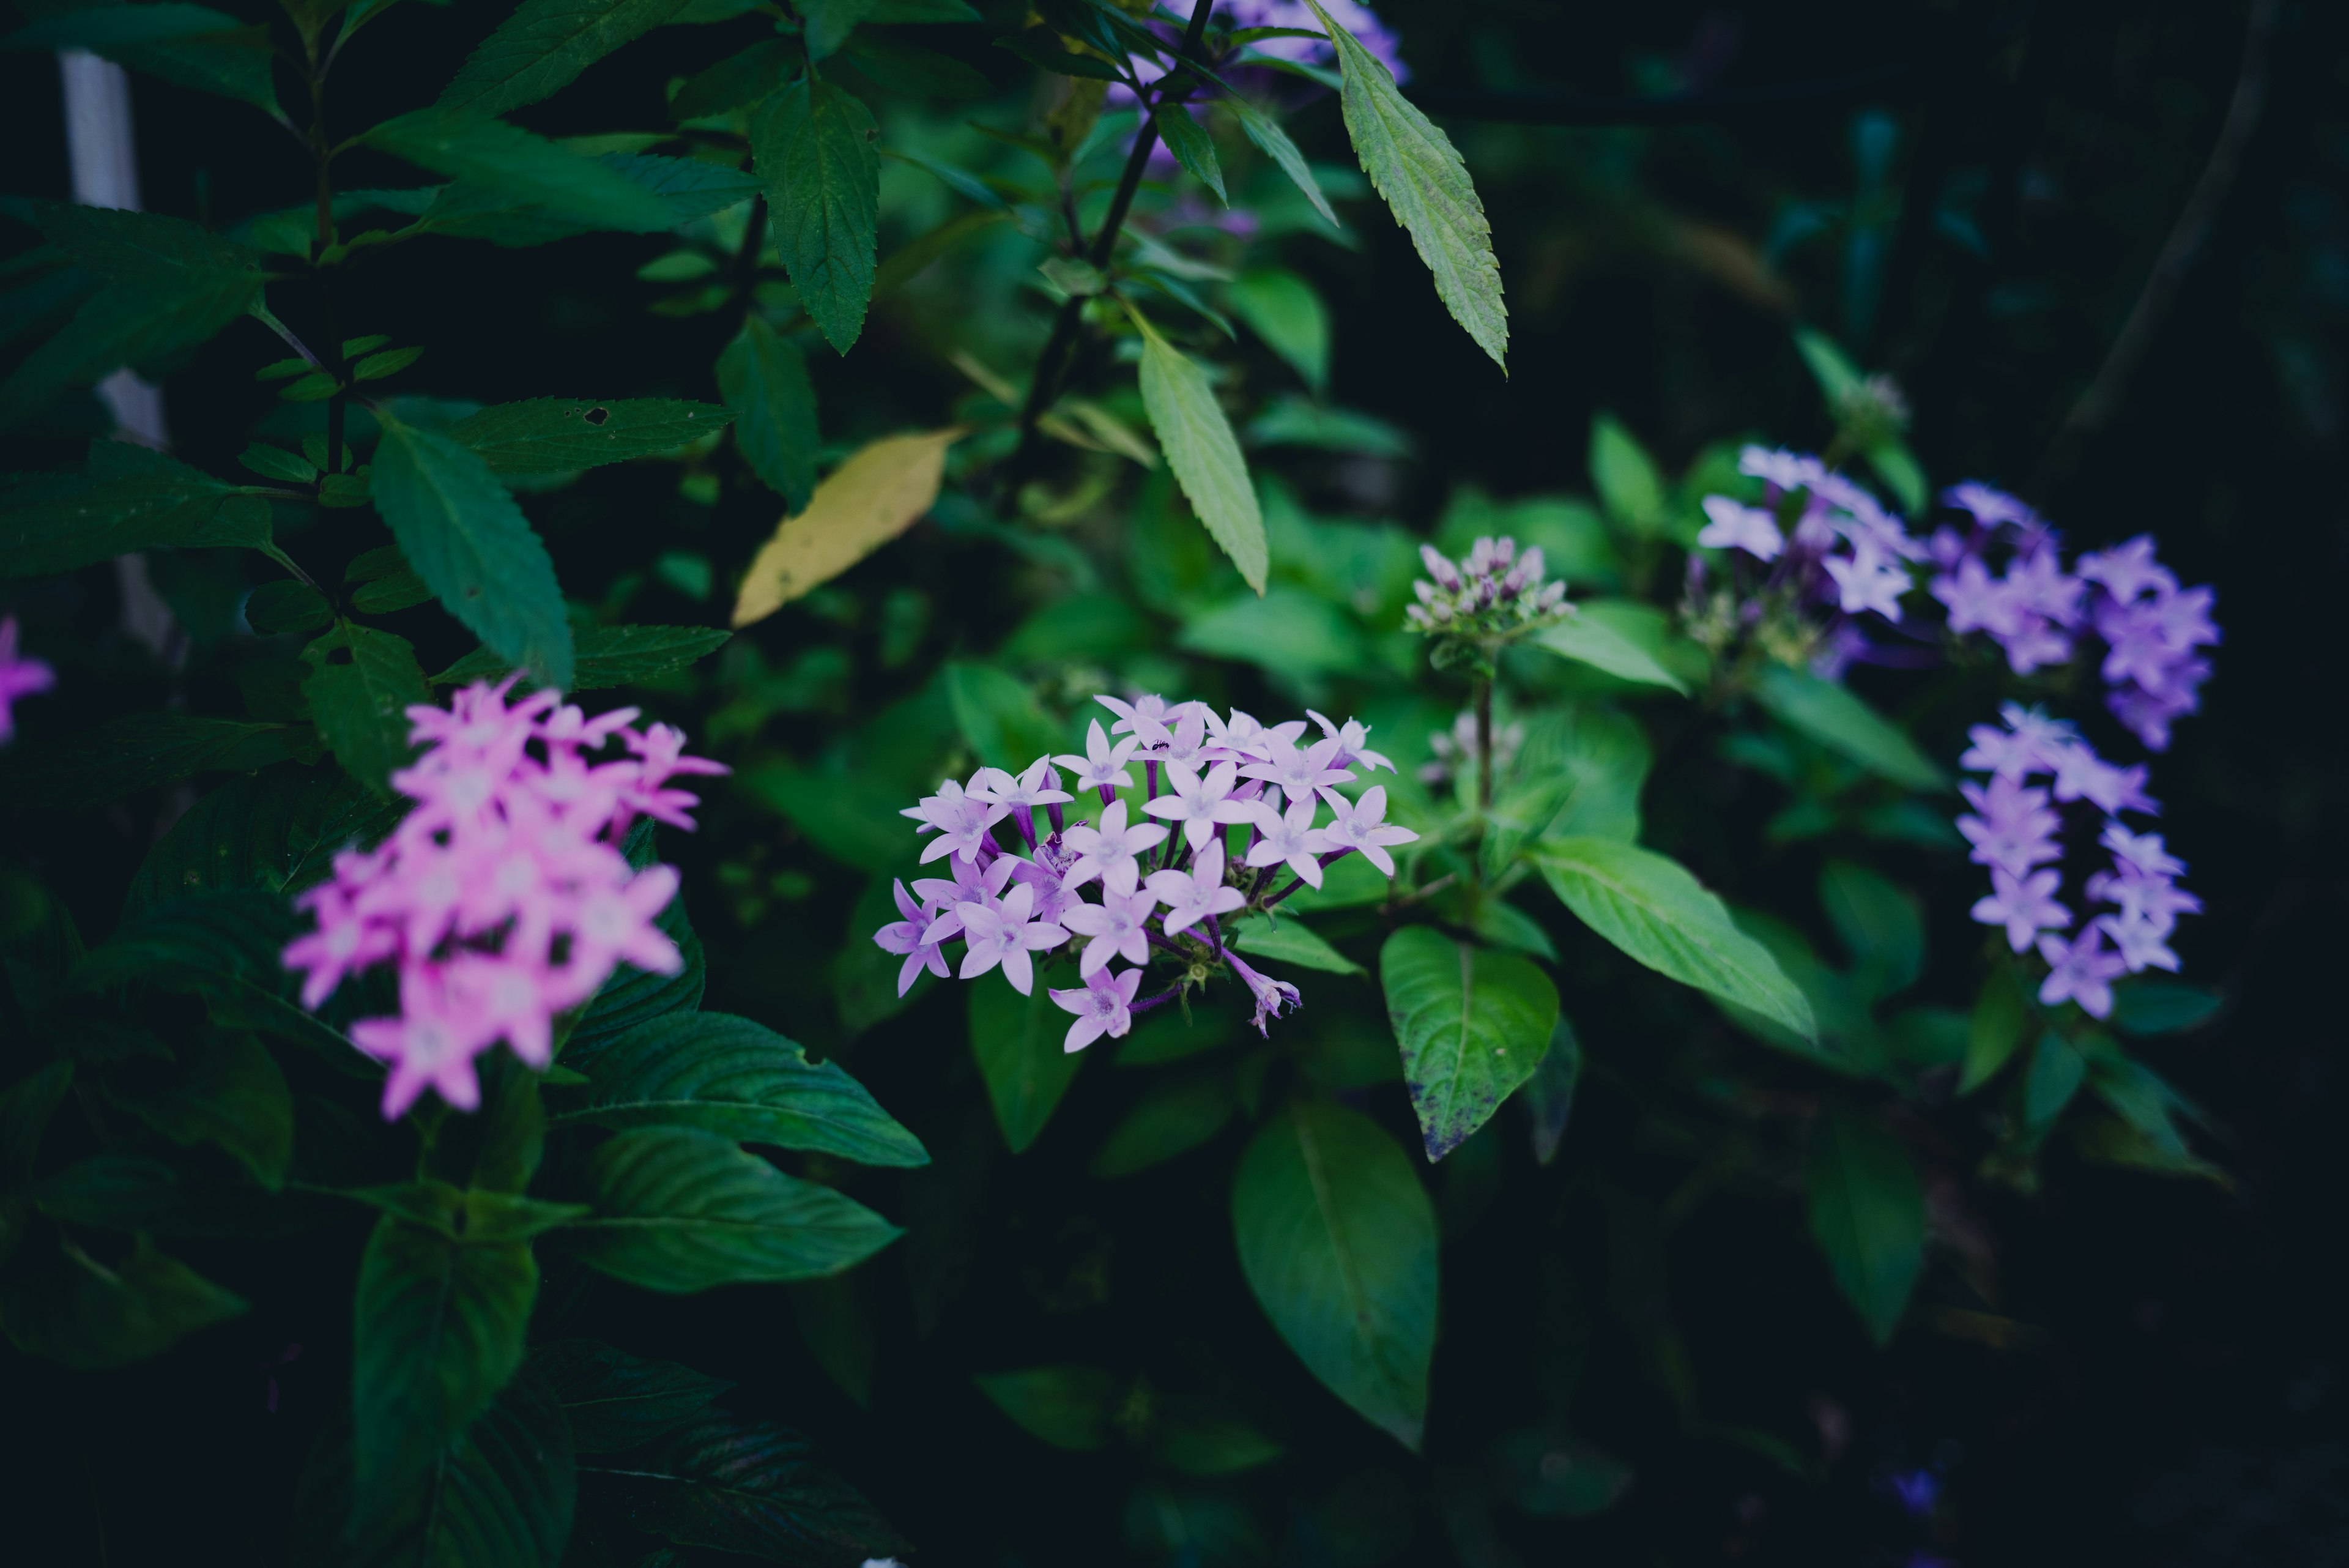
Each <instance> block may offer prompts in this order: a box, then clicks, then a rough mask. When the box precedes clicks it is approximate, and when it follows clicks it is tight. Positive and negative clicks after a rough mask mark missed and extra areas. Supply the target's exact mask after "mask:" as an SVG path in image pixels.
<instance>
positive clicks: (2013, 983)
mask: <svg viewBox="0 0 2349 1568" xmlns="http://www.w3.org/2000/svg"><path fill="white" fill-rule="evenodd" d="M2030 1033H2031V1002H2030V999H2029V998H2028V997H2026V996H2025V995H2024V994H2023V980H2022V977H2021V976H2020V975H2018V974H2017V973H2016V972H2015V971H2014V968H2013V966H2012V965H2010V964H2004V963H2002V964H1998V965H1996V966H1994V967H1993V968H1992V970H1991V971H1990V973H1989V975H1988V976H1987V977H1985V978H1984V979H1983V981H1982V995H1981V996H1979V997H1978V998H1976V999H1975V1002H1974V1011H1973V1018H1972V1020H1971V1023H1970V1024H1969V1025H1968V1028H1967V1033H1966V1065H1965V1071H1964V1073H1963V1075H1961V1077H1960V1078H1959V1080H1958V1093H1960V1094H1961V1095H1971V1094H1972V1093H1973V1092H1974V1091H1975V1090H1976V1089H1979V1088H1981V1087H1982V1085H1984V1084H1986V1083H1988V1082H1990V1080H1991V1079H1992V1078H1993V1077H1995V1076H1997V1075H1998V1070H1999V1069H2000V1068H2001V1067H2003V1066H2005V1065H2006V1063H2007V1059H2008V1058H2009V1057H2011V1056H2013V1054H2014V1052H2015V1048H2016V1047H2017V1046H2019V1045H2021V1044H2023V1041H2024V1040H2025V1039H2027V1038H2029V1036H2030Z"/></svg>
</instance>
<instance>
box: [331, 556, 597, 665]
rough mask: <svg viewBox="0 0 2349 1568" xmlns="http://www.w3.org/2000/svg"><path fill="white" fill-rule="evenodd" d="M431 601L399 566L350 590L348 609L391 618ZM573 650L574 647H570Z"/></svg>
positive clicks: (423, 586)
mask: <svg viewBox="0 0 2349 1568" xmlns="http://www.w3.org/2000/svg"><path fill="white" fill-rule="evenodd" d="M431 597H432V585H431V584H429V583H428V582H426V581H425V580H424V579H423V578H422V577H419V576H417V575H416V574H415V573H414V572H413V571H410V570H409V568H408V566H407V564H406V563H405V562H403V563H402V564H401V566H400V568H399V570H398V571H396V572H391V573H388V574H386V575H385V576H380V577H376V578H372V579H370V580H369V581H367V582H364V583H361V584H360V585H359V586H358V587H356V588H354V589H352V590H351V608H353V609H355V610H357V611H358V612H359V613H360V614H361V615H391V614H394V613H396V612H398V611H399V610H404V609H414V608H415V607H417V606H418V605H420V604H423V603H425V602H426V601H428V600H429V599H430V598H431ZM575 647H576V643H575V642H574V648H575Z"/></svg>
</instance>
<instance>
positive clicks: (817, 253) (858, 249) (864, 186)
mask: <svg viewBox="0 0 2349 1568" xmlns="http://www.w3.org/2000/svg"><path fill="white" fill-rule="evenodd" d="M879 134H880V132H879V130H878V129H877V128H876V127H875V126H874V123H873V111H872V110H871V109H867V108H866V107H865V106H864V101H863V100H862V99H858V98H857V97H856V96H855V95H854V94H853V93H850V92H847V91H845V90H844V89H843V88H839V87H836V86H834V85H833V84H832V83H830V82H825V81H818V80H816V79H814V78H812V77H802V78H800V80H799V81H797V82H795V83H793V84H792V86H791V87H789V88H785V89H784V90H783V91H782V92H780V93H778V94H776V95H775V96H774V97H773V98H771V99H768V100H767V101H766V102H765V103H763V104H761V106H760V107H759V109H758V110H757V112H755V113H754V114H753V115H752V116H751V117H750V156H751V160H752V161H753V162H754V163H755V164H756V165H757V167H758V171H759V172H760V174H761V175H762V176H763V177H764V178H765V180H766V182H767V210H768V213H769V214H770V216H771V222H772V223H773V225H774V230H775V245H776V249H777V250H778V251H780V252H781V255H782V258H783V265H784V266H785V267H786V268H788V269H789V271H790V273H791V276H792V285H793V286H795V287H797V288H798V290H799V295H800V304H801V305H802V306H803V307H804V308H805V309H806V311H807V313H808V315H809V317H811V318H812V319H813V320H814V322H815V324H816V326H817V327H818V328H819V329H821V330H822V331H823V335H824V337H825V339H826V340H827V341H829V342H830V343H831V344H832V346H833V348H836V349H838V350H839V351H840V352H841V353H843V354H845V353H847V352H848V350H849V347H850V346H851V345H852V344H854V342H855V341H856V339H857V337H858V335H859V334H860V333H862V332H863V331H864V312H865V307H866V306H868V305H869V304H870V303H871V301H872V297H873V268H874V260H875V258H876V255H877V248H876V247H877V244H878V236H879V223H880V213H881V205H880V203H881V155H880V152H879V151H878V150H877V149H876V148H875V147H874V139H875V138H876V137H877V136H878V135H879Z"/></svg>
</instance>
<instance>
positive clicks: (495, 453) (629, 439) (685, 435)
mask: <svg viewBox="0 0 2349 1568" xmlns="http://www.w3.org/2000/svg"><path fill="white" fill-rule="evenodd" d="M733 417H734V416H733V415H732V414H730V413H729V412H728V411H727V410H724V409H719V408H713V407H712V406H711V405H709V404H708V403H688V402H679V401H676V400H669V399H662V398H619V399H613V400H606V401H604V402H595V401H593V400H588V399H585V398H532V399H529V400H526V401H523V402H519V403H498V404H494V405H492V407H490V408H486V409H483V410H481V412H479V413H477V414H473V415H471V416H470V417H468V418H466V419H464V420H462V421H459V422H458V424H457V425H456V426H455V427H454V428H453V429H451V430H450V432H449V434H450V436H451V437H452V438H453V439H454V440H455V441H457V443H458V444H459V445H460V446H462V447H465V448H467V449H468V450H470V451H471V452H473V453H474V455H476V456H477V457H479V458H480V459H481V461H482V462H485V463H487V464H488V465H489V466H490V470H491V472H495V473H513V474H532V473H569V472H575V471H576V470H579V469H583V468H595V467H598V466H600V465H602V464H604V463H607V462H626V461H627V460H628V459H629V458H632V457H651V456H655V455H657V454H658V453H661V452H675V451H676V450H677V449H678V448H679V447H681V446H689V445H691V444H692V443H693V442H695V441H699V440H701V439H702V438H703V437H705V436H708V435H709V434H711V433H712V432H713V431H718V430H720V429H723V428H724V426H725V425H726V423H727V421H729V420H730V419H732V418H733Z"/></svg>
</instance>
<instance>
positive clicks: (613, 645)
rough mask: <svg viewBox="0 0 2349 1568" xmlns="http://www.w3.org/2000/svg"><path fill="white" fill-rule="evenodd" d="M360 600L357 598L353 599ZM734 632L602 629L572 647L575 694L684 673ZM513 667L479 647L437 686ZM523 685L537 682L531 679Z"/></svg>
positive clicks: (585, 633)
mask: <svg viewBox="0 0 2349 1568" xmlns="http://www.w3.org/2000/svg"><path fill="white" fill-rule="evenodd" d="M353 597H354V598H356V597H357V596H356V595H355V596H353ZM733 635H734V634H733V633H732V632H730V631H720V630H719V629H718V628H716V627H709V626H599V627H595V628H591V629H589V630H586V631H583V632H581V633H579V634H578V636H577V637H576V638H575V639H574V641H573V643H572V653H573V658H572V673H571V690H572V691H602V690H605V689H606V688H609V687H614V686H634V685H636V684H637V683H639V682H641V681H647V680H657V679H658V678H659V677H661V676H664V675H667V674H668V673H669V672H670V671H672V670H683V669H684V668H685V667H686V666H688V665H689V664H692V663H694V662H696V661H697V660H699V659H706V658H708V657H709V655H711V654H713V653H715V652H717V651H718V649H720V648H722V647H724V646H725V645H726V643H727V641H728V639H730V638H731V637H732V636H733ZM512 669H513V663H512V660H510V659H501V658H499V657H498V656H497V655H496V654H495V653H492V652H491V651H490V650H489V649H486V648H481V649H474V650H473V651H472V652H471V653H469V654H467V655H465V657H464V658H462V659H459V660H458V661H457V662H456V663H454V664H452V665H450V667H449V668H448V669H446V670H442V671H441V672H440V674H438V675H436V676H434V677H433V678H432V683H433V684H434V685H435V686H457V685H463V684H466V683H469V682H471V681H475V680H498V679H499V678H500V677H502V676H503V675H505V674H506V673H507V672H508V671H510V670H512ZM532 684H533V682H531V681H530V680H528V679H527V678H525V679H524V680H523V685H524V687H528V686H530V685H532Z"/></svg>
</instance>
